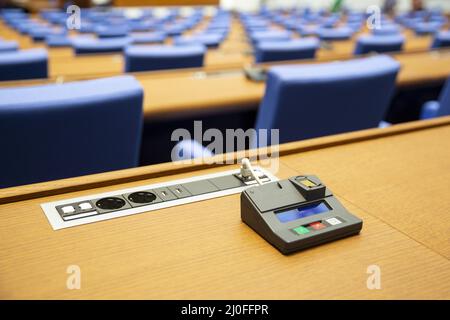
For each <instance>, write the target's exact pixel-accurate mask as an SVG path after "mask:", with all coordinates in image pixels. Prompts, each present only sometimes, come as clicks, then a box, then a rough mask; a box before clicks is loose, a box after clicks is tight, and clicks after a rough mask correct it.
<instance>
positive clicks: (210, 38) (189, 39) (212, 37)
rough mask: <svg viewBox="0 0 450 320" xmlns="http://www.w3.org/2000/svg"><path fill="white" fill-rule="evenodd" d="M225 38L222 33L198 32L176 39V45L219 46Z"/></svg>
mask: <svg viewBox="0 0 450 320" xmlns="http://www.w3.org/2000/svg"><path fill="white" fill-rule="evenodd" d="M222 40H223V36H222V35H221V34H215V33H210V34H198V35H193V36H181V37H177V38H175V39H174V44H175V45H198V44H199V45H204V46H206V47H207V48H218V47H219V45H220V43H221V42H222Z"/></svg>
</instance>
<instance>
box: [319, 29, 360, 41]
mask: <svg viewBox="0 0 450 320" xmlns="http://www.w3.org/2000/svg"><path fill="white" fill-rule="evenodd" d="M353 34H354V31H353V29H352V28H349V27H339V28H334V29H329V28H319V29H318V30H317V35H318V36H319V38H320V40H323V41H342V40H348V39H350V38H351V37H352V36H353Z"/></svg>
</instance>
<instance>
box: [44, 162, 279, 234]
mask: <svg viewBox="0 0 450 320" xmlns="http://www.w3.org/2000/svg"><path fill="white" fill-rule="evenodd" d="M254 170H255V172H256V174H257V175H258V176H259V177H260V179H261V180H262V182H263V183H268V182H272V181H278V178H277V177H276V176H274V175H272V174H271V173H270V172H268V171H267V170H264V169H263V168H260V167H255V168H254ZM255 184H256V181H255V180H254V179H253V178H250V179H244V178H242V177H241V176H240V170H239V169H236V170H229V171H224V172H220V173H214V174H209V175H203V176H197V177H191V178H187V179H180V180H173V181H168V182H163V183H157V184H150V185H144V186H140V187H134V188H128V189H122V190H116V191H111V192H106V193H100V194H93V195H89V196H84V197H79V198H72V199H66V200H60V201H55V202H48V203H43V204H41V208H42V210H43V211H44V213H45V215H46V217H47V219H48V221H49V222H50V224H51V226H52V228H53V230H59V229H64V228H69V227H74V226H79V225H83V224H87V223H93V222H98V221H103V220H109V219H113V218H118V217H124V216H128V215H132V214H138V213H143V212H149V211H155V210H159V209H164V208H169V207H174V206H179V205H183V204H187V203H192V202H197V201H203V200H207V199H213V198H218V197H223V196H227V195H231V194H236V193H241V192H242V191H244V190H245V189H246V188H248V187H250V186H252V185H255Z"/></svg>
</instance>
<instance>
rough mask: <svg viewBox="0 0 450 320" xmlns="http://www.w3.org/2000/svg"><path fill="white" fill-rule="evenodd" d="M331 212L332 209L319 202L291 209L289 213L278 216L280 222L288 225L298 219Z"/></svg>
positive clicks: (278, 214)
mask: <svg viewBox="0 0 450 320" xmlns="http://www.w3.org/2000/svg"><path fill="white" fill-rule="evenodd" d="M327 211H330V208H329V207H328V205H327V204H326V203H325V202H323V201H322V202H317V203H313V204H308V205H304V206H301V207H299V208H296V209H291V210H288V211H282V212H279V213H277V214H276V216H277V218H278V220H280V222H283V223H286V222H289V221H294V220H297V219H301V218H305V217H309V216H313V215H316V214H319V213H324V212H327Z"/></svg>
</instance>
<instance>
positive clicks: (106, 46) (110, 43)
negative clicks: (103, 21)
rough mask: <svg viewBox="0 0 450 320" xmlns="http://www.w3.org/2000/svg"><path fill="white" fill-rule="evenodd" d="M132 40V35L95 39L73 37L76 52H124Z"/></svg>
mask: <svg viewBox="0 0 450 320" xmlns="http://www.w3.org/2000/svg"><path fill="white" fill-rule="evenodd" d="M132 41H133V40H132V39H131V38H130V37H126V38H107V39H95V38H87V37H83V36H80V37H77V38H73V39H72V47H73V48H74V50H75V53H76V54H90V53H112V52H122V51H124V50H125V47H126V46H128V45H130V44H131V42H132Z"/></svg>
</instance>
